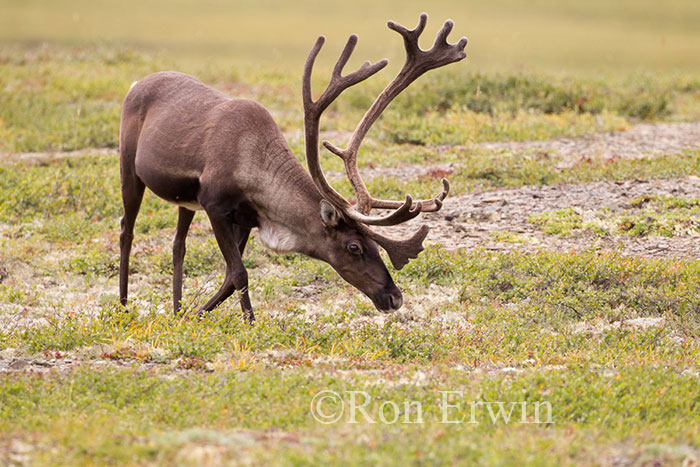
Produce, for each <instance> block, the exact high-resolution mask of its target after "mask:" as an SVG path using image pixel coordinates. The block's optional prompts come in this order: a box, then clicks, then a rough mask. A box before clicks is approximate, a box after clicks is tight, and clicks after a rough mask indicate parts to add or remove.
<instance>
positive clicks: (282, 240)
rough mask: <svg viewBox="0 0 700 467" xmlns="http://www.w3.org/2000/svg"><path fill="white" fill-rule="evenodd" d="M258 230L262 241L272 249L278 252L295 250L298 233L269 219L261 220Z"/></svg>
mask: <svg viewBox="0 0 700 467" xmlns="http://www.w3.org/2000/svg"><path fill="white" fill-rule="evenodd" d="M258 230H259V234H260V235H259V238H260V241H261V242H262V243H263V245H265V246H266V247H267V248H269V249H271V250H272V251H275V252H277V253H286V252H289V251H295V247H296V244H297V241H296V235H294V233H292V232H291V231H290V230H289V229H287V228H286V227H284V226H282V225H279V224H274V223H272V222H270V221H267V222H261V223H260V227H259V228H258Z"/></svg>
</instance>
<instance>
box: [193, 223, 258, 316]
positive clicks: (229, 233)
mask: <svg viewBox="0 0 700 467" xmlns="http://www.w3.org/2000/svg"><path fill="white" fill-rule="evenodd" d="M207 214H208V215H209V220H210V222H211V227H212V229H213V230H214V236H215V237H216V243H218V244H219V248H220V249H221V253H222V254H223V255H224V260H225V261H226V277H224V283H223V284H222V285H221V288H220V289H219V291H218V292H216V293H215V294H214V296H213V297H212V298H211V299H210V300H209V301H208V302H207V303H206V304H205V305H204V306H203V307H202V308H201V310H202V311H211V310H213V309H214V308H216V307H217V306H218V305H219V304H221V302H223V301H224V300H226V299H227V298H228V297H230V296H231V294H233V292H234V291H235V290H238V291H240V292H241V297H240V302H241V309H242V310H243V319H245V320H246V321H248V322H249V323H252V322H253V321H254V320H255V315H254V314H253V307H252V305H251V303H250V296H249V295H248V272H247V271H246V269H245V266H243V259H242V258H241V252H240V250H239V241H240V240H239V239H238V238H236V237H237V236H236V232H235V231H234V226H233V224H231V221H230V220H229V219H228V217H227V216H221V215H218V214H212V213H207ZM237 230H239V229H237ZM239 233H240V230H239Z"/></svg>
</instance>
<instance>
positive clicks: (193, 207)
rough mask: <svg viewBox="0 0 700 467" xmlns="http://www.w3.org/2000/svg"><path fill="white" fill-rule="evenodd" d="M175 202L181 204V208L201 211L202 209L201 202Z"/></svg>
mask: <svg viewBox="0 0 700 467" xmlns="http://www.w3.org/2000/svg"><path fill="white" fill-rule="evenodd" d="M175 204H177V205H178V206H182V207H183V208H187V209H189V210H190V211H203V210H204V208H203V207H202V205H201V204H199V203H195V202H191V203H188V202H180V201H176V202H175Z"/></svg>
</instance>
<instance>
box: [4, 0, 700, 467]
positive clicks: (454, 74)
mask: <svg viewBox="0 0 700 467" xmlns="http://www.w3.org/2000/svg"><path fill="white" fill-rule="evenodd" d="M375 3H376V2H375ZM696 3H697V2H690V1H686V0H674V1H673V2H671V3H668V2H666V3H664V4H663V5H662V4H660V3H658V2H648V1H641V2H639V1H635V2H631V1H627V0H624V1H620V2H615V3H610V2H603V1H597V0H596V1H594V2H588V3H587V4H586V6H585V7H583V6H581V5H578V4H576V3H575V2H554V1H552V0H536V1H535V2H528V3H527V4H525V3H521V2H516V1H514V0H497V1H495V2H481V1H474V2H468V3H467V4H463V3H460V4H457V3H454V2H446V3H441V4H440V5H437V4H436V5H431V7H430V10H429V11H428V13H429V14H430V18H431V19H430V22H429V25H428V30H427V32H426V35H432V34H433V33H434V32H435V31H437V29H438V27H439V24H440V21H441V20H442V19H443V18H446V17H452V18H453V19H454V20H455V23H456V27H455V32H454V33H453V35H454V36H459V35H461V34H467V35H468V36H469V38H470V43H469V45H468V47H467V51H468V54H469V58H468V60H467V62H464V63H460V64H458V65H453V66H451V67H450V68H448V69H445V70H441V71H438V72H434V73H430V74H428V75H427V76H425V77H424V78H421V80H419V81H418V82H417V83H415V84H414V85H412V86H411V88H409V89H408V90H407V91H406V92H405V93H404V94H403V95H402V96H400V97H399V98H398V99H397V100H396V101H395V102H394V103H392V105H391V106H390V107H389V108H388V110H387V112H386V114H385V115H384V116H383V117H382V119H381V120H380V121H379V122H378V123H377V125H376V127H375V128H374V129H373V130H372V131H371V132H370V133H369V135H368V140H367V141H366V142H365V144H364V145H363V153H362V155H361V157H360V166H361V167H363V168H380V169H381V168H395V167H401V166H406V165H410V164H416V165H424V166H426V171H425V174H423V175H420V176H418V177H414V178H411V177H407V178H401V179H399V178H395V177H378V178H374V179H372V180H370V181H368V186H369V189H370V191H371V192H372V193H373V194H375V195H376V196H378V197H382V198H384V197H387V198H402V197H403V196H404V194H405V193H407V192H410V193H411V194H414V195H416V196H420V197H427V196H431V195H434V193H433V191H434V190H435V189H436V188H437V187H438V186H439V179H440V178H441V177H442V176H447V177H448V178H449V179H450V182H451V185H452V192H451V193H452V195H459V194H464V193H468V192H470V191H472V190H488V189H491V188H497V187H519V186H524V185H543V184H558V183H582V182H592V181H601V180H624V179H653V178H670V177H683V176H688V175H696V176H700V151H697V150H693V151H687V152H683V153H672V154H655V155H653V156H650V157H646V158H641V159H636V160H626V159H623V158H614V159H605V160H604V159H600V158H596V157H581V158H580V159H579V160H574V159H573V158H575V157H576V156H575V155H574V156H566V157H567V158H565V157H564V156H561V155H559V154H556V153H551V154H550V153H547V152H544V151H542V150H541V149H538V148H529V149H523V150H517V151H516V150H513V149H509V147H508V146H505V145H504V146H502V147H500V146H495V145H483V144H481V143H483V142H499V141H500V142H511V141H529V140H540V141H546V140H549V139H552V138H557V137H561V136H585V135H589V134H591V133H597V132H605V131H614V130H623V129H626V128H629V127H630V126H631V125H634V124H635V123H637V122H640V121H646V122H662V121H663V122H677V121H697V120H698V119H699V118H700V80H699V78H698V75H697V73H698V71H700V62H699V61H698V55H697V53H696V50H697V49H698V48H699V47H698V46H699V45H700V42H698V41H699V40H700V35H698V33H697V27H695V25H696V23H697V18H698V13H699V11H700V10H698V6H697V5H696ZM419 8H423V7H421V6H420V5H418V4H416V3H415V2H408V3H405V2H404V3H402V5H401V8H397V5H396V4H395V2H384V3H381V4H374V3H373V4H371V5H370V4H369V3H368V2H365V1H364V0H363V1H361V2H360V3H357V2H356V3H353V5H349V4H347V5H346V4H341V3H329V4H327V5H324V6H323V8H320V7H319V6H318V5H316V4H315V3H313V2H301V3H299V2H296V3H294V4H291V3H284V4H283V3H281V2H278V1H273V2H266V3H259V4H247V5H246V4H241V5H237V6H236V8H231V6H230V5H227V4H225V2H220V1H218V0H214V1H208V2H203V3H202V2H199V3H197V4H196V5H195V4H194V3H193V2H191V1H189V0H185V1H181V2H176V3H172V2H169V3H168V4H167V5H166V4H165V3H164V2H163V1H162V0H153V1H149V2H145V3H144V2H142V3H140V4H139V5H138V6H137V5H135V4H134V5H131V4H130V2H128V1H127V2H126V3H124V4H122V3H120V4H119V5H116V4H112V3H109V2H104V1H97V2H86V1H84V0H70V1H68V2H62V3H61V5H60V6H58V5H53V4H46V3H45V2H35V1H25V2H11V1H4V0H0V9H1V10H2V12H3V14H2V15H0V153H1V154H0V158H1V159H2V160H0V372H2V375H3V376H2V378H0V464H3V465H4V464H10V465H12V464H27V463H37V464H50V465H83V464H84V465H104V464H127V465H172V464H177V465H218V464H255V465H257V464H270V465H290V464H294V465H316V464H337V463H340V462H342V463H344V464H348V465H358V464H361V465H366V464H377V465H394V464H399V463H400V464H410V465H423V464H431V465H433V464H447V463H451V464H469V465H472V464H477V465H504V464H506V465H511V464H512V465H600V464H612V463H621V464H632V465H634V464H637V465H647V464H649V465H650V464H654V465H658V464H661V465H677V464H683V463H685V464H687V465H690V464H692V463H693V462H695V463H697V461H698V459H700V423H699V421H698V417H697V416H696V412H697V408H698V405H699V404H700V399H699V398H698V391H697V387H698V383H699V381H698V378H699V376H698V367H699V366H700V347H699V346H698V343H699V342H700V319H699V318H698V316H699V315H698V311H699V310H700V300H698V298H697V277H698V275H699V274H700V262H699V261H698V260H697V259H694V258H684V259H678V258H671V257H668V258H647V257H643V256H637V257H631V256H626V255H623V254H621V253H619V252H612V253H600V252H595V251H586V250H579V251H576V252H553V251H547V250H543V251H540V252H538V253H529V252H525V251H519V250H517V248H518V246H519V245H522V246H523V248H525V249H527V248H530V246H531V244H530V241H531V237H529V236H527V235H523V234H522V233H520V232H514V231H508V230H506V231H502V232H495V233H493V234H492V235H491V237H490V238H491V239H492V240H493V241H496V242H499V243H502V244H504V245H510V246H511V247H512V248H515V250H514V251H512V252H510V253H494V252H488V251H482V250H459V251H448V250H446V249H444V248H442V247H441V246H439V245H429V246H428V247H427V248H426V250H425V251H424V252H423V253H422V254H421V255H420V256H419V258H417V259H416V260H413V261H412V262H411V263H409V265H408V266H406V267H405V268H403V269H402V270H401V271H395V270H393V269H392V268H390V269H391V273H392V276H393V277H394V279H395V281H396V282H397V285H398V286H399V287H400V288H401V290H402V291H403V292H404V298H405V304H404V307H403V308H402V310H400V311H399V312H397V313H394V314H389V315H384V314H380V313H378V312H376V311H375V310H374V308H373V307H372V305H371V303H370V302H369V300H367V299H365V298H364V297H362V296H360V294H359V293H358V292H357V291H355V290H354V289H352V287H350V286H349V285H347V284H346V283H345V282H343V281H342V280H341V279H340V278H339V277H338V275H337V274H336V273H335V272H334V271H333V270H332V269H331V268H330V267H329V266H328V265H326V264H324V263H321V262H318V261H314V260H311V259H309V258H306V257H303V256H301V255H297V254H287V255H275V254H272V253H270V252H269V251H267V250H265V249H264V248H263V247H262V246H261V245H260V243H259V242H258V240H257V239H256V238H255V237H253V238H252V239H251V241H250V242H249V244H248V246H247V248H246V252H245V255H244V258H243V259H244V262H245V265H246V268H247V269H248V272H249V276H250V288H251V289H250V290H251V297H252V300H253V306H254V308H255V310H256V314H257V321H256V324H255V326H252V327H251V326H248V325H247V324H244V323H243V320H242V319H241V317H240V314H241V312H240V306H239V304H238V303H237V301H236V297H235V296H234V297H231V298H230V299H229V300H227V301H226V302H225V303H224V304H223V305H222V306H221V307H219V308H218V309H216V310H214V311H213V312H211V313H209V314H207V315H206V316H202V317H196V316H195V315H194V314H192V313H190V314H187V315H185V316H178V317H176V316H173V315H172V314H171V312H170V310H171V290H170V287H171V275H172V263H171V241H172V236H173V234H174V227H175V223H176V210H175V209H174V208H173V207H172V206H171V205H168V204H167V203H165V202H163V201H160V200H158V199H157V198H156V197H155V196H153V195H152V194H147V195H146V197H145V199H144V202H143V205H142V208H141V214H140V216H139V218H138V220H137V224H136V238H135V242H134V250H133V254H132V261H131V275H130V279H131V288H130V302H129V305H128V306H127V307H126V308H124V307H122V306H120V305H119V304H118V296H117V293H116V290H117V285H116V282H117V278H116V275H117V264H118V242H119V238H118V237H119V218H120V216H121V214H122V209H121V200H120V193H119V174H118V158H117V156H116V155H114V154H111V152H110V151H107V152H105V151H100V152H98V151H94V149H97V148H108V149H112V150H116V147H117V145H118V130H119V129H118V124H119V111H120V106H121V101H122V99H123V97H124V95H125V93H126V92H127V90H128V89H129V86H130V85H131V83H132V82H133V81H136V80H139V79H141V78H142V77H143V76H145V75H147V74H149V73H151V72H154V71H158V70H163V69H177V70H180V71H184V72H187V73H190V74H193V75H195V76H197V77H198V78H200V79H201V80H202V81H204V82H205V83H207V84H210V85H212V86H214V87H216V88H217V89H220V90H222V91H224V92H226V93H228V94H230V95H234V96H239V97H246V98H251V99H255V100H256V101H259V102H261V103H262V104H263V105H265V107H266V108H268V109H269V110H270V111H271V113H272V114H273V115H274V118H275V119H276V121H277V122H278V123H279V125H280V127H281V128H282V130H283V131H284V132H286V133H287V134H288V139H289V142H290V146H291V148H292V150H293V151H294V153H295V154H297V156H298V157H299V158H300V160H301V159H303V141H302V140H301V139H300V136H299V135H300V131H299V130H300V128H302V115H301V103H300V98H299V97H300V92H299V90H300V87H301V85H300V76H301V64H302V63H303V61H304V58H305V56H306V53H307V52H308V49H309V47H310V45H311V44H312V43H313V41H314V40H315V38H316V35H317V34H321V33H324V34H327V35H328V40H327V46H326V47H325V48H324V50H323V52H322V54H321V56H320V57H319V65H318V69H317V70H316V75H315V76H314V83H313V86H314V90H315V92H316V93H319V92H320V90H321V89H323V86H324V85H325V80H326V79H327V78H326V77H327V76H328V74H329V72H330V70H331V67H332V65H333V62H334V59H335V57H337V54H338V53H339V51H340V49H341V47H342V45H343V44H344V41H345V37H346V36H347V35H348V34H349V33H351V32H357V33H358V34H359V36H360V43H359V45H358V50H357V52H356V57H355V58H353V59H352V60H351V63H350V65H349V68H353V67H355V66H357V65H359V63H360V62H361V61H362V60H364V59H365V58H369V59H371V60H373V61H376V60H377V59H379V58H380V57H382V56H385V55H386V56H388V57H389V58H390V59H391V64H390V65H389V68H390V69H389V71H387V72H386V73H383V74H381V75H380V76H378V77H377V78H375V79H372V80H370V81H369V82H367V83H364V84H362V85H360V86H356V87H354V88H353V89H350V90H348V92H347V93H345V94H344V95H343V96H342V97H341V98H340V99H339V100H338V102H336V103H335V104H334V105H333V106H331V107H330V108H329V109H328V111H327V112H326V114H325V115H324V119H323V122H322V129H323V131H324V132H328V134H330V135H331V136H330V139H332V140H333V141H334V142H337V143H338V144H342V143H343V140H344V139H345V138H347V134H348V132H350V131H352V129H353V128H354V126H355V125H356V123H357V122H358V121H359V119H360V118H361V116H362V114H363V113H364V111H365V109H366V108H367V107H368V106H369V105H370V104H371V102H372V101H373V99H374V98H375V96H376V95H377V94H378V93H379V92H380V91H381V89H382V88H383V86H384V84H385V83H386V82H387V81H388V80H389V77H390V76H391V75H392V72H394V71H396V70H398V66H399V64H400V63H401V60H402V55H403V52H402V49H401V41H400V40H397V39H398V38H397V37H395V36H394V34H393V33H392V32H390V31H387V30H386V29H385V28H384V27H383V23H384V21H385V20H387V19H390V18H391V19H395V20H397V21H399V22H402V23H404V24H408V25H411V26H412V25H413V24H414V23H415V21H416V19H417V17H418V14H419V13H420V9H419ZM271 11H274V14H271V13H270V12H271ZM368 12H369V13H370V16H371V18H372V20H371V21H368V20H367V14H368ZM311 21H313V24H312V23H311ZM426 42H429V41H427V40H426ZM423 45H426V44H423ZM67 150H80V151H82V154H81V155H76V156H72V157H68V158H58V157H57V158H52V157H51V156H48V157H43V158H39V161H38V162H23V161H22V158H21V156H19V155H17V154H16V153H23V152H53V151H67ZM572 162H575V163H572ZM435 164H442V165H440V166H439V167H433V168H431V169H430V170H429V169H428V167H429V166H431V165H435ZM323 165H324V168H326V169H327V170H329V171H335V172H339V171H341V170H342V165H341V163H340V161H339V160H338V158H336V157H334V156H329V155H325V156H324V161H323ZM333 183H334V185H335V186H336V187H337V188H338V190H339V191H341V192H342V193H343V194H344V195H346V196H349V195H350V194H351V193H352V191H351V188H350V185H349V183H347V182H346V181H344V180H336V179H333ZM448 201H449V199H448ZM697 211H698V202H697V200H695V199H691V198H683V197H679V196H659V195H655V194H651V195H648V196H643V197H640V198H637V199H633V200H632V201H631V202H630V203H629V205H628V206H626V207H624V208H623V209H622V210H619V211H615V212H613V211H610V210H605V209H590V210H577V209H563V210H558V211H550V212H544V213H542V214H538V215H534V216H532V217H531V218H530V221H531V222H532V223H533V224H534V225H536V226H538V227H539V228H541V229H542V231H543V234H544V235H543V238H544V239H545V240H546V239H547V238H549V237H556V236H565V237H575V236H590V235H594V236H616V238H619V239H622V240H621V241H624V240H625V239H629V238H630V237H632V236H677V237H683V238H686V237H691V236H696V235H697V234H698V233H700V232H699V231H698V228H697V218H698V212H697ZM539 235H541V234H539ZM187 250H188V251H187V255H186V257H185V265H184V269H185V285H184V293H185V297H184V307H185V309H186V310H188V311H193V310H196V309H197V307H198V306H200V305H201V304H202V303H204V301H206V299H207V298H208V297H210V296H211V295H212V294H213V293H214V291H215V289H216V288H218V286H219V285H220V283H221V281H222V280H223V270H224V265H223V261H222V259H221V255H220V253H219V251H218V248H217V246H216V241H215V239H214V238H213V235H212V234H211V229H210V226H209V224H208V222H207V220H206V219H205V217H204V216H202V215H201V214H198V215H197V216H196V217H195V220H194V223H193V225H192V228H191V231H190V235H189V237H188V244H187ZM526 251H527V250H526ZM324 390H331V391H334V392H336V393H338V394H339V395H340V396H341V397H342V398H343V401H344V407H345V409H348V407H350V405H351V399H350V398H351V397H353V394H355V396H357V397H359V398H361V399H362V400H365V399H364V398H365V397H367V402H368V403H367V405H366V406H363V407H364V408H365V410H366V412H367V416H364V415H362V414H359V420H357V421H359V423H351V422H352V419H351V417H352V416H351V413H350V412H348V411H347V410H346V411H345V412H343V414H342V416H341V418H340V420H339V421H338V422H336V423H332V424H328V425H324V424H321V423H319V422H318V421H316V420H315V419H314V418H313V416H312V410H311V404H312V403H313V401H314V397H315V396H317V395H318V394H323V393H322V391H324ZM353 391H359V392H353ZM445 391H451V392H450V393H445ZM406 403H408V404H409V405H405V404H406ZM471 403H479V404H480V405H479V407H480V410H479V411H478V412H477V413H476V414H475V419H474V420H475V421H476V422H478V423H469V422H470V421H471V413H470V407H472V406H471V405H470V404H471ZM499 403H500V404H501V405H500V407H499ZM537 403H547V406H551V409H552V421H553V423H535V422H536V419H535V413H534V412H533V408H534V404H537ZM520 404H524V406H523V405H520ZM417 405H418V406H420V407H421V413H420V416H419V414H418V412H417V410H418V409H417V408H416V407H417ZM547 406H545V407H547ZM521 407H525V408H526V415H525V417H524V418H522V417H521V416H520V409H521ZM337 408H338V405H337V404H335V405H334V404H332V403H330V402H328V405H325V406H324V409H326V410H332V409H337ZM498 408H501V409H503V410H504V411H503V412H498V410H497V409H498ZM509 409H510V412H509ZM494 410H496V411H495V412H494ZM508 413H510V416H511V417H513V418H512V420H511V421H510V422H505V420H504V417H505V416H507V415H508ZM356 415H358V414H356ZM462 416H464V417H466V418H464V420H462V423H444V422H445V421H446V420H447V419H449V420H459V419H461V417H462ZM393 417H396V422H395V423H393V422H392V423H390V422H385V420H387V419H388V420H393ZM419 420H420V421H421V422H422V423H413V422H417V421H419ZM406 421H408V422H411V423H404V422H406ZM523 421H525V422H526V423H522V422H523ZM374 422H376V423H374Z"/></svg>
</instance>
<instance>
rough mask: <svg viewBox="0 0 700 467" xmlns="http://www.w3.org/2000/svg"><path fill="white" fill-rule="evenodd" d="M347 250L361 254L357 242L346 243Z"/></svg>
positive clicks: (354, 253) (360, 247)
mask: <svg viewBox="0 0 700 467" xmlns="http://www.w3.org/2000/svg"><path fill="white" fill-rule="evenodd" d="M348 251H349V252H350V253H352V254H353V255H361V254H362V246H361V245H360V244H359V242H350V243H348Z"/></svg>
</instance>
